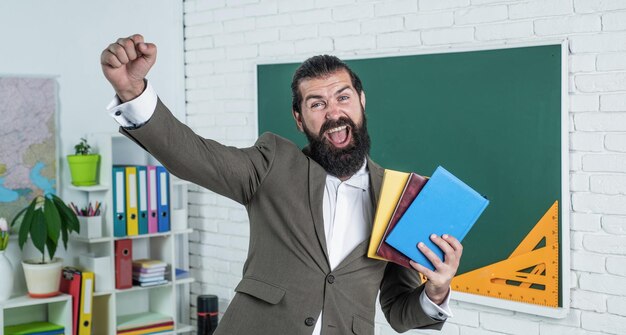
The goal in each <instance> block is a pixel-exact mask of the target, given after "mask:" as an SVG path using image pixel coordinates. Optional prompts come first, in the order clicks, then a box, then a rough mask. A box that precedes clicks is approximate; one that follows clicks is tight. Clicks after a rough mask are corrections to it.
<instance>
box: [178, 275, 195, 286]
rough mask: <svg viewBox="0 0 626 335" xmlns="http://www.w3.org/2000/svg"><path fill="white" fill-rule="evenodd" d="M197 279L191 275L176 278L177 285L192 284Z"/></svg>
mask: <svg viewBox="0 0 626 335" xmlns="http://www.w3.org/2000/svg"><path fill="white" fill-rule="evenodd" d="M194 281H196V280H195V278H192V277H189V278H183V279H176V280H175V282H176V285H183V284H191V283H193V282H194Z"/></svg>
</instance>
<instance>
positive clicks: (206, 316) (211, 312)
mask: <svg viewBox="0 0 626 335" xmlns="http://www.w3.org/2000/svg"><path fill="white" fill-rule="evenodd" d="M217 305H218V304H217V296H216V295H199V296H198V304H197V306H198V335H212V334H213V332H214V331H215V329H216V328H217V315H218V308H217Z"/></svg>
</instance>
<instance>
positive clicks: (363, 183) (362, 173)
mask: <svg viewBox="0 0 626 335" xmlns="http://www.w3.org/2000/svg"><path fill="white" fill-rule="evenodd" d="M326 178H327V179H332V180H336V181H337V182H338V183H341V182H342V181H341V180H340V179H339V178H337V177H335V176H332V175H329V174H327V175H326ZM343 183H346V184H347V185H350V186H353V187H357V188H360V189H362V190H365V191H367V190H368V189H369V171H368V170H367V159H365V160H364V161H363V165H361V168H360V169H359V170H358V171H357V172H356V173H355V174H353V175H352V177H350V178H349V179H347V180H346V181H344V182H343Z"/></svg>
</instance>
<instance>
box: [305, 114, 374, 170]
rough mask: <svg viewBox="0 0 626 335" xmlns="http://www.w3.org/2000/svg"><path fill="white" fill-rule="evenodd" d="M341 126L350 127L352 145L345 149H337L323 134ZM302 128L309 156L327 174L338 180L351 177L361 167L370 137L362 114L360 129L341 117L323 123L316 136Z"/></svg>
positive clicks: (367, 152) (367, 151)
mask: <svg viewBox="0 0 626 335" xmlns="http://www.w3.org/2000/svg"><path fill="white" fill-rule="evenodd" d="M343 125H347V126H348V127H350V132H351V133H352V143H350V144H349V145H348V146H347V147H345V148H340V149H337V148H335V146H334V145H333V144H332V143H330V142H329V141H328V139H327V138H326V136H324V133H325V132H326V131H327V130H329V129H332V128H335V127H340V126H343ZM302 128H303V129H304V134H305V135H306V137H307V139H308V140H309V156H310V157H311V158H313V160H314V161H316V162H317V163H318V164H319V165H321V166H322V167H323V168H324V170H326V172H327V173H329V174H331V175H333V176H336V177H338V178H342V177H351V176H352V175H353V174H355V173H356V172H357V171H359V169H360V168H361V167H362V166H363V162H364V160H365V157H366V156H367V155H368V154H369V151H370V136H369V134H368V132H367V121H366V119H365V113H363V124H362V125H361V126H360V127H357V126H356V125H355V124H354V122H353V121H352V120H351V119H349V118H347V117H342V118H339V119H337V120H328V121H326V122H324V124H323V125H322V128H321V129H320V133H319V134H318V135H314V134H313V133H312V132H311V131H309V129H307V127H306V125H305V124H302Z"/></svg>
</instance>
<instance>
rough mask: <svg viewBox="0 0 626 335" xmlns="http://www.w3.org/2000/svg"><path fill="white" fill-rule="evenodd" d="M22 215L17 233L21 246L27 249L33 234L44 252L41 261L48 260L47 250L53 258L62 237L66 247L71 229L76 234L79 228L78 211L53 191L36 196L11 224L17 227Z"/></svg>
mask: <svg viewBox="0 0 626 335" xmlns="http://www.w3.org/2000/svg"><path fill="white" fill-rule="evenodd" d="M22 216H23V218H22V220H21V222H22V224H21V226H20V229H19V233H18V234H19V235H18V242H19V246H20V249H22V250H23V249H24V244H25V243H26V240H27V239H28V235H30V237H31V238H32V240H33V244H34V245H35V248H37V250H39V251H40V252H41V263H45V250H46V249H48V255H49V256H50V260H52V259H53V258H54V254H55V253H56V250H57V246H58V242H59V237H62V238H63V246H64V247H65V248H66V249H67V240H68V237H69V234H70V233H71V232H72V231H74V232H76V233H78V232H79V231H80V225H79V224H78V217H76V214H75V213H74V212H73V211H72V210H71V209H70V208H69V207H68V206H67V205H66V204H65V203H64V202H63V200H61V198H59V197H58V196H56V195H54V194H47V195H46V196H42V195H38V196H37V197H35V199H33V201H31V203H30V204H29V205H28V206H26V208H24V209H22V210H21V211H20V212H19V213H17V215H16V216H15V218H14V219H13V221H11V226H14V225H15V224H16V223H17V222H18V221H19V218H20V217H22Z"/></svg>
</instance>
